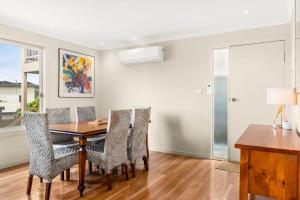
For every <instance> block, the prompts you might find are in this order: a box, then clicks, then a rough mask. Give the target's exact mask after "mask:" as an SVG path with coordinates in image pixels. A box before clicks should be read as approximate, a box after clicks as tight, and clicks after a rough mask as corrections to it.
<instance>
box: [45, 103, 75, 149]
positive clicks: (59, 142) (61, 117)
mask: <svg viewBox="0 0 300 200" xmlns="http://www.w3.org/2000/svg"><path fill="white" fill-rule="evenodd" d="M46 113H47V114H48V122H49V124H67V123H71V113H70V108H46ZM51 136H52V142H53V145H54V149H56V148H67V147H74V146H78V142H76V141H74V138H73V136H68V135H62V134H58V133H51Z"/></svg>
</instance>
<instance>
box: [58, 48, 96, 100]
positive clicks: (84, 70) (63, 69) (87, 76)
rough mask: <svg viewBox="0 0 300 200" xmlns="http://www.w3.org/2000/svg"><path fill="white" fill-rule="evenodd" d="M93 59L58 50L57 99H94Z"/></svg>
mask: <svg viewBox="0 0 300 200" xmlns="http://www.w3.org/2000/svg"><path fill="white" fill-rule="evenodd" d="M94 74H95V57H93V56H89V55H85V54H80V53H76V52H73V51H68V50H64V49H59V97H94V82H95V80H94V77H95V76H94Z"/></svg>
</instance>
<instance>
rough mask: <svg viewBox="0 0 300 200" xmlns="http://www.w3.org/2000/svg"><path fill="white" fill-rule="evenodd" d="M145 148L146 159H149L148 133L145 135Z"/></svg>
mask: <svg viewBox="0 0 300 200" xmlns="http://www.w3.org/2000/svg"><path fill="white" fill-rule="evenodd" d="M146 148H147V159H149V143H148V133H147V135H146Z"/></svg>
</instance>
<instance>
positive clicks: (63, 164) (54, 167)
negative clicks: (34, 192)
mask: <svg viewBox="0 0 300 200" xmlns="http://www.w3.org/2000/svg"><path fill="white" fill-rule="evenodd" d="M48 123H49V122H48V115H47V114H46V113H30V112H25V113H24V125H25V128H26V133H27V139H28V142H29V152H30V164H29V177H28V183H27V191H26V193H27V195H29V194H30V193H31V187H32V180H33V176H34V175H35V176H38V177H41V178H43V179H44V180H46V191H45V200H48V199H49V198H50V191H51V182H52V180H53V179H54V178H55V177H56V176H57V175H59V174H61V173H62V172H63V171H64V170H66V169H70V168H71V167H72V166H74V165H76V164H78V154H77V150H76V149H74V148H59V149H53V145H52V144H53V143H52V136H51V135H50V132H49V126H48Z"/></svg>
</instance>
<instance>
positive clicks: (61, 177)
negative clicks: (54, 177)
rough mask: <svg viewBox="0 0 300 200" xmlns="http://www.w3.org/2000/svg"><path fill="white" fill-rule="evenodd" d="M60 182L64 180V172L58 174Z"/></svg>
mask: <svg viewBox="0 0 300 200" xmlns="http://www.w3.org/2000/svg"><path fill="white" fill-rule="evenodd" d="M60 180H61V181H64V180H65V172H64V171H63V172H62V173H61V174H60Z"/></svg>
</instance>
